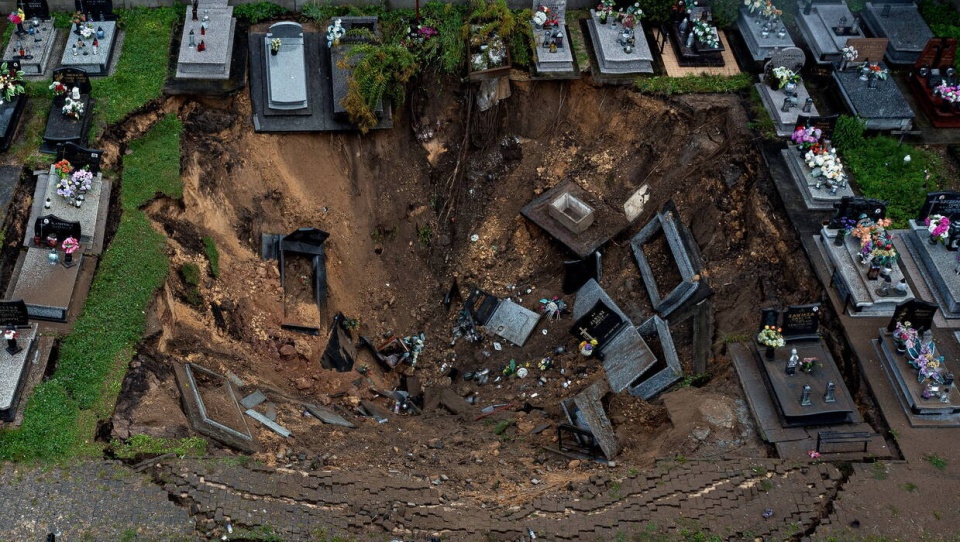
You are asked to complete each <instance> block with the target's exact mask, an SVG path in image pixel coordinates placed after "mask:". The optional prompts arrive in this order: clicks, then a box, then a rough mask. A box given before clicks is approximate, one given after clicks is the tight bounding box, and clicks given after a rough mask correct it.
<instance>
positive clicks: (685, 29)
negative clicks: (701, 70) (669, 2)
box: [665, 7, 726, 68]
mask: <svg viewBox="0 0 960 542" xmlns="http://www.w3.org/2000/svg"><path fill="white" fill-rule="evenodd" d="M700 20H706V21H707V22H712V21H713V12H712V10H711V8H710V7H693V8H691V9H690V10H688V17H687V20H686V21H685V20H683V19H677V20H674V21H672V22H670V23H667V25H665V28H666V33H667V37H668V38H669V41H670V48H671V50H672V51H673V55H674V58H676V60H677V64H678V65H679V66H682V67H688V68H689V67H709V66H723V65H724V64H726V61H725V60H724V58H723V54H722V53H723V51H725V50H726V47H725V46H724V40H725V39H726V38H725V37H724V36H723V34H722V33H721V32H720V31H719V29H717V27H715V26H711V28H712V30H713V35H714V37H715V38H716V40H717V46H716V47H711V46H709V45H706V44H704V43H702V42H700V40H699V39H697V38H696V37H695V36H694V37H691V35H693V23H692V22H691V21H700Z"/></svg>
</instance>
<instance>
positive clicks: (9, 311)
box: [0, 299, 30, 327]
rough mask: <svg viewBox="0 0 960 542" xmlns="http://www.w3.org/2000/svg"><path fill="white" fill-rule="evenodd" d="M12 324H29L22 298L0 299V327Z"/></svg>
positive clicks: (21, 325)
mask: <svg viewBox="0 0 960 542" xmlns="http://www.w3.org/2000/svg"><path fill="white" fill-rule="evenodd" d="M8 325H13V326H16V327H26V326H29V325H30V316H29V315H28V314H27V304H26V303H24V302H23V300H22V299H18V300H17V301H0V327H7V326H8Z"/></svg>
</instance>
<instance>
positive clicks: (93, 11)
mask: <svg viewBox="0 0 960 542" xmlns="http://www.w3.org/2000/svg"><path fill="white" fill-rule="evenodd" d="M75 3H76V12H75V13H74V15H73V19H72V22H73V26H72V27H71V29H70V31H69V33H68V34H67V44H66V46H65V47H64V48H63V56H62V57H61V58H60V67H61V68H75V69H76V70H79V71H83V72H85V73H86V74H87V75H89V76H101V77H102V76H105V75H107V73H108V72H109V70H110V65H111V62H112V61H113V57H114V54H113V53H114V47H115V46H116V43H117V41H118V34H119V31H120V30H119V28H118V27H117V16H116V15H115V14H114V13H113V0H75Z"/></svg>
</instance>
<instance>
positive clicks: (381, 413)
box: [360, 401, 390, 423]
mask: <svg viewBox="0 0 960 542" xmlns="http://www.w3.org/2000/svg"><path fill="white" fill-rule="evenodd" d="M360 407H361V408H362V409H363V411H364V412H365V413H366V414H367V416H369V417H371V418H373V419H374V420H377V423H387V421H389V420H390V417H389V416H390V413H389V412H387V411H386V409H383V408H381V407H379V406H378V405H376V404H374V403H371V402H370V401H360Z"/></svg>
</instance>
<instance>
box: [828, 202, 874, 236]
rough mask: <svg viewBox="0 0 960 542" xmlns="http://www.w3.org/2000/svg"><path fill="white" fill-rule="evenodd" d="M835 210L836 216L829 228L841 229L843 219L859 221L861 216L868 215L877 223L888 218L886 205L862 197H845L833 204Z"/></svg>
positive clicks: (831, 220)
mask: <svg viewBox="0 0 960 542" xmlns="http://www.w3.org/2000/svg"><path fill="white" fill-rule="evenodd" d="M833 208H834V215H833V218H831V219H830V223H829V224H828V225H827V227H828V228H839V227H840V225H841V222H840V221H841V219H843V218H849V219H850V220H853V221H857V220H859V219H860V217H861V216H863V215H867V217H868V218H870V219H872V220H873V221H877V220H880V219H881V218H886V216H887V204H886V203H884V202H882V201H880V200H876V199H870V198H864V197H860V196H853V197H850V196H844V197H843V198H841V199H840V201H839V202H837V203H834V204H833Z"/></svg>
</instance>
